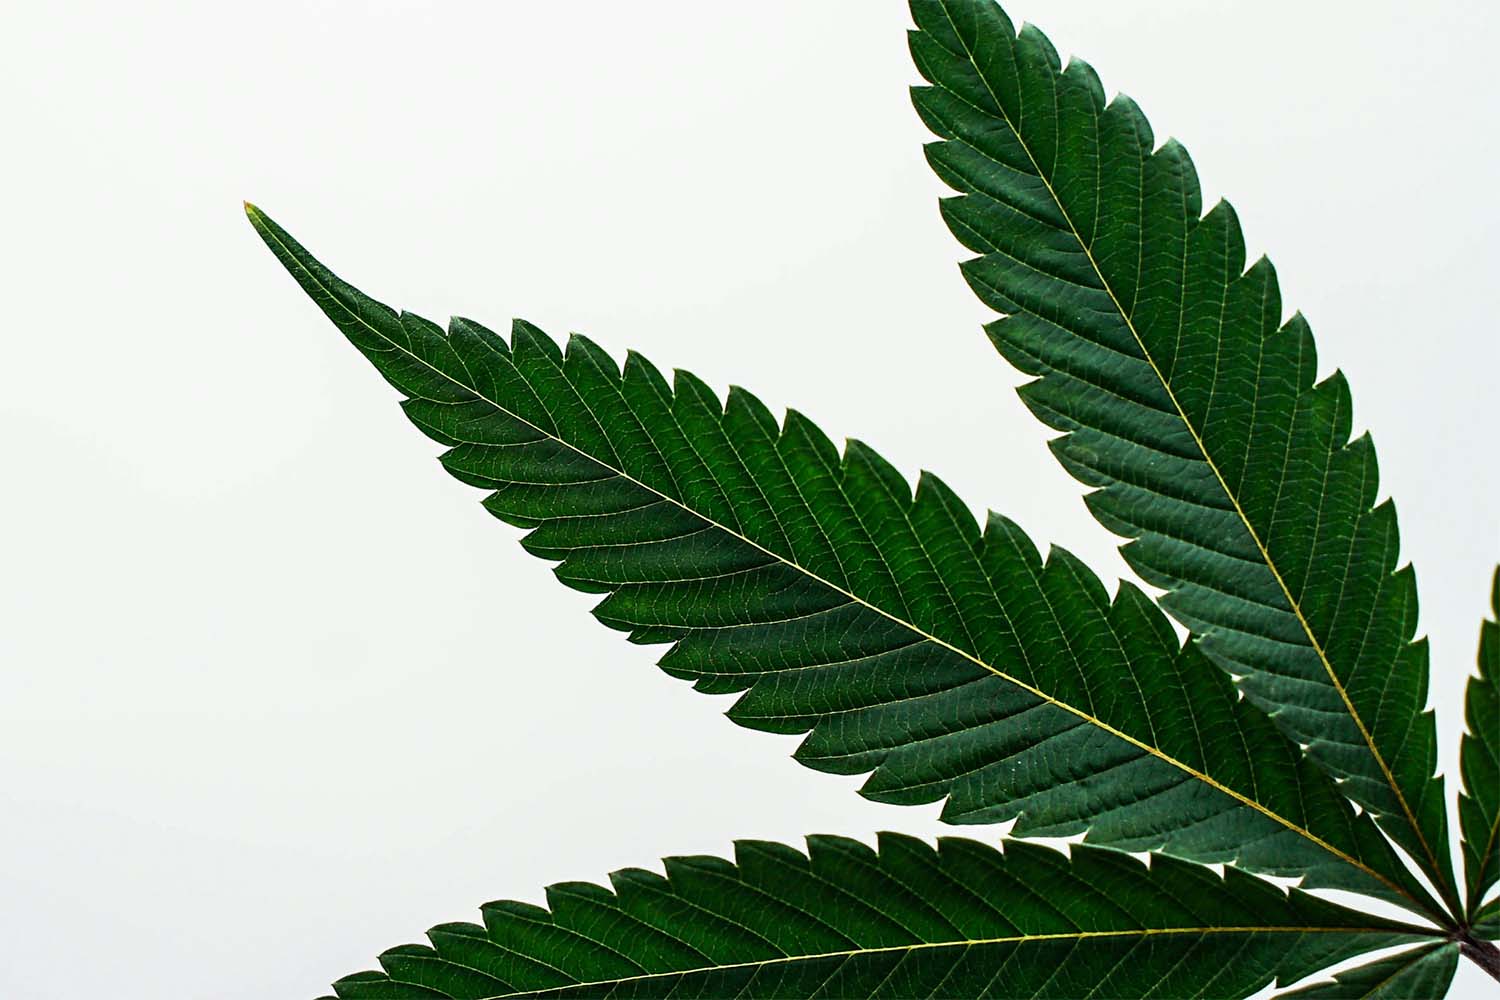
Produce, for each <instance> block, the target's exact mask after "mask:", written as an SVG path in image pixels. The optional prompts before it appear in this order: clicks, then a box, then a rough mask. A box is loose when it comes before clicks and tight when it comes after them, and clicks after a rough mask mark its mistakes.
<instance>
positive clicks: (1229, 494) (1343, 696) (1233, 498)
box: [942, 0, 1451, 903]
mask: <svg viewBox="0 0 1500 1000" xmlns="http://www.w3.org/2000/svg"><path fill="white" fill-rule="evenodd" d="M942 4H943V15H944V17H946V18H947V19H948V23H949V25H950V26H951V27H952V28H953V33H954V36H955V37H957V38H958V39H959V44H961V45H963V47H964V56H965V58H966V59H968V61H969V65H970V66H972V67H973V69H974V75H975V76H976V77H978V78H979V80H980V82H981V83H983V84H984V88H985V90H986V91H987V92H988V93H989V95H990V99H991V100H993V101H994V102H995V107H996V108H997V109H999V111H1000V116H1001V118H1002V119H1004V121H1005V124H1006V125H1007V126H1008V127H1009V128H1010V130H1011V133H1012V134H1013V135H1014V136H1015V138H1016V142H1017V143H1018V144H1019V145H1020V147H1021V149H1022V150H1023V151H1024V152H1025V153H1026V158H1027V159H1028V160H1030V161H1031V166H1032V169H1033V171H1034V172H1035V173H1036V176H1037V178H1038V179H1039V180H1040V181H1041V182H1042V183H1043V184H1044V185H1045V186H1046V188H1047V194H1048V195H1049V196H1051V198H1052V201H1053V204H1055V205H1056V206H1057V209H1058V211H1059V212H1061V213H1062V217H1063V220H1064V221H1065V222H1066V223H1067V224H1068V230H1069V232H1071V233H1072V234H1073V238H1074V239H1075V240H1077V241H1078V246H1079V247H1080V248H1081V249H1082V250H1083V252H1084V256H1086V257H1087V258H1088V262H1089V267H1091V268H1092V269H1093V271H1094V274H1095V275H1097V276H1098V278H1099V281H1100V282H1101V284H1102V285H1103V287H1104V291H1105V293H1106V294H1107V295H1108V296H1109V300H1110V302H1112V303H1113V304H1114V307H1115V309H1116V311H1117V312H1119V314H1120V318H1121V319H1122V320H1124V322H1125V325H1126V327H1127V328H1128V329H1129V330H1130V335H1131V337H1133V338H1134V339H1135V342H1136V345H1137V346H1138V347H1139V348H1140V350H1141V355H1142V356H1143V357H1144V358H1145V360H1146V363H1147V364H1148V365H1150V366H1151V371H1152V373H1153V374H1155V375H1156V377H1157V380H1158V381H1160V382H1161V385H1162V388H1163V389H1164V390H1165V391H1166V393H1167V397H1168V399H1170V400H1171V403H1172V406H1173V408H1174V409H1176V411H1177V415H1178V417H1179V418H1181V420H1182V424H1183V426H1184V427H1186V428H1187V430H1188V433H1189V434H1190V435H1192V438H1193V443H1194V444H1195V445H1197V447H1198V450H1199V452H1200V453H1201V454H1202V456H1203V460H1204V462H1205V463H1206V464H1207V465H1208V467H1209V469H1210V471H1212V472H1213V475H1214V479H1215V480H1216V481H1217V482H1218V484H1219V487H1220V488H1221V489H1222V490H1223V491H1224V496H1225V497H1226V498H1227V499H1228V500H1229V502H1230V503H1231V504H1232V505H1233V506H1234V512H1235V515H1236V516H1237V517H1238V518H1239V519H1240V522H1241V523H1242V524H1244V526H1245V530H1246V531H1247V532H1248V533H1249V535H1250V539H1251V541H1253V542H1254V543H1255V547H1256V549H1257V550H1258V551H1259V552H1260V554H1261V558H1262V559H1263V560H1264V562H1265V565H1266V568H1267V569H1269V570H1270V571H1271V576H1272V577H1273V578H1274V579H1275V581H1276V585H1277V587H1278V588H1280V590H1281V593H1282V595H1283V596H1284V597H1285V598H1286V602H1287V607H1288V608H1290V609H1291V612H1292V614H1293V615H1295V616H1296V618H1297V623H1298V624H1299V625H1300V626H1301V628H1302V631H1303V633H1304V634H1305V635H1306V636H1307V640H1308V644H1309V645H1310V646H1311V647H1312V649H1313V651H1314V652H1315V653H1316V654H1317V656H1318V661H1319V662H1320V663H1321V664H1322V665H1323V669H1324V671H1325V672H1326V673H1327V674H1328V679H1329V681H1330V682H1331V683H1332V685H1333V688H1334V690H1335V691H1337V692H1338V696H1339V698H1340V700H1342V701H1343V703H1344V708H1345V709H1346V710H1347V711H1348V713H1349V716H1350V718H1352V719H1353V720H1354V724H1355V726H1356V727H1357V728H1358V729H1359V734H1360V737H1361V738H1362V739H1363V740H1364V742H1365V746H1366V747H1367V748H1368V749H1369V751H1370V754H1371V756H1373V757H1374V758H1375V762H1376V763H1377V764H1378V765H1380V770H1381V773H1382V774H1383V775H1384V776H1385V780H1386V784H1387V785H1388V786H1389V787H1390V789H1391V791H1392V792H1394V793H1395V796H1396V801H1398V802H1399V803H1401V809H1402V812H1403V813H1404V814H1405V816H1406V821H1407V824H1408V825H1409V826H1410V827H1411V829H1412V832H1413V834H1414V835H1415V836H1416V838H1417V841H1418V842H1419V843H1420V844H1421V845H1422V850H1423V851H1424V852H1425V853H1426V855H1427V860H1428V862H1429V863H1430V864H1431V866H1432V868H1431V870H1432V872H1433V877H1434V879H1435V880H1437V881H1438V882H1439V883H1440V887H1441V888H1443V891H1444V893H1445V895H1446V894H1447V892H1448V889H1447V887H1446V886H1442V885H1441V882H1442V880H1441V879H1440V878H1438V875H1439V873H1440V872H1441V870H1442V869H1441V866H1440V865H1439V864H1438V861H1437V857H1436V855H1435V854H1434V853H1433V850H1432V846H1431V845H1430V844H1429V843H1428V842H1427V838H1426V836H1425V835H1424V834H1423V832H1422V828H1421V826H1420V825H1419V824H1418V823H1417V818H1416V815H1415V814H1414V813H1413V812H1412V809H1411V806H1410V804H1409V803H1408V802H1407V801H1406V795H1405V794H1404V793H1403V792H1402V790H1401V786H1400V785H1399V784H1398V783H1397V782H1396V776H1395V774H1394V773H1392V771H1391V769H1390V766H1389V765H1388V764H1387V763H1386V760H1385V757H1384V756H1383V755H1382V754H1381V753H1380V750H1379V749H1378V748H1377V747H1376V746H1375V740H1374V737H1373V736H1371V734H1370V731H1369V729H1368V728H1367V727H1366V726H1365V722H1364V718H1363V717H1362V716H1361V715H1360V714H1359V712H1358V710H1356V709H1355V707H1354V703H1353V702H1352V701H1351V700H1350V698H1349V693H1348V691H1346V690H1345V688H1344V685H1343V682H1342V681H1340V680H1339V677H1338V674H1337V673H1335V672H1334V669H1333V664H1332V663H1331V662H1330V661H1329V659H1328V655H1327V653H1326V652H1325V651H1324V649H1323V645H1322V643H1321V642H1320V641H1319V640H1318V637H1317V635H1316V634H1315V633H1314V631H1313V628H1312V624H1311V623H1310V622H1309V621H1308V619H1307V616H1306V615H1304V614H1303V613H1302V606H1301V604H1300V603H1299V602H1298V601H1297V600H1296V598H1294V597H1293V596H1292V591H1291V588H1290V587H1288V586H1287V583H1286V580H1285V579H1284V578H1283V577H1282V575H1281V571H1280V569H1279V567H1278V566H1277V565H1276V562H1275V560H1273V559H1272V558H1271V553H1270V551H1269V550H1268V549H1267V548H1266V546H1265V543H1264V542H1262V541H1261V538H1260V534H1259V532H1257V531H1256V530H1255V525H1254V524H1252V523H1251V521H1250V518H1249V517H1247V516H1246V515H1245V511H1244V508H1243V507H1241V506H1240V500H1239V496H1238V494H1236V493H1235V492H1234V491H1233V490H1232V489H1230V486H1229V482H1228V480H1226V479H1225V478H1224V475H1223V473H1222V472H1220V470H1219V467H1218V464H1217V463H1216V462H1215V461H1214V459H1213V456H1212V455H1211V454H1210V452H1209V450H1208V448H1207V447H1206V446H1205V445H1204V442H1203V438H1202V436H1201V435H1200V434H1199V432H1198V428H1197V427H1195V426H1194V425H1193V422H1192V421H1191V420H1190V419H1188V415H1187V411H1186V410H1185V409H1184V408H1183V406H1182V404H1181V403H1180V402H1179V401H1178V399H1177V394H1176V393H1175V392H1174V391H1173V390H1172V385H1171V383H1170V381H1169V380H1168V379H1167V377H1166V375H1165V373H1163V372H1162V370H1161V367H1160V366H1159V365H1158V364H1157V363H1156V359H1155V358H1154V357H1153V356H1152V354H1151V351H1150V350H1149V349H1148V348H1147V347H1146V343H1145V341H1144V340H1143V339H1142V338H1141V335H1140V333H1139V332H1138V331H1137V330H1136V328H1135V322H1134V320H1133V319H1132V317H1131V315H1130V313H1129V312H1128V311H1127V310H1126V309H1125V307H1124V305H1123V304H1122V303H1121V302H1120V300H1119V298H1118V296H1116V295H1115V291H1114V288H1113V287H1112V286H1111V285H1110V282H1109V279H1108V278H1106V277H1105V275H1104V272H1103V271H1102V270H1101V269H1100V267H1099V262H1098V261H1097V260H1096V259H1095V258H1094V251H1093V248H1092V247H1091V246H1090V245H1089V244H1088V242H1087V241H1086V240H1084V238H1083V236H1082V234H1080V233H1079V231H1078V227H1077V226H1075V225H1074V224H1073V218H1072V216H1071V215H1070V214H1069V213H1068V210H1067V208H1066V206H1064V205H1063V203H1062V200H1061V199H1060V198H1058V196H1057V191H1056V190H1055V189H1054V188H1053V187H1052V181H1051V179H1050V178H1048V177H1047V176H1046V174H1045V173H1044V172H1043V170H1042V169H1041V165H1040V164H1038V163H1037V160H1036V157H1035V156H1033V155H1032V152H1031V147H1030V146H1029V145H1028V144H1027V142H1026V140H1025V138H1024V137H1022V135H1021V132H1020V130H1019V129H1017V128H1016V126H1015V124H1014V123H1013V122H1011V120H1010V116H1009V115H1008V114H1006V112H1005V106H1004V104H1002V103H1001V101H1000V97H999V95H998V94H996V93H995V90H994V88H993V87H991V86H990V82H989V79H988V78H987V77H986V76H985V75H984V72H983V71H982V70H980V68H979V64H978V63H977V62H975V60H974V53H973V52H972V51H971V50H970V48H969V46H968V45H966V44H964V43H963V35H962V33H961V32H960V31H959V30H958V25H957V24H955V23H954V21H953V14H952V11H951V10H950V9H949V7H948V2H947V0H942ZM1450 903H1451V900H1450Z"/></svg>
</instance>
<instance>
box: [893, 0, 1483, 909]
mask: <svg viewBox="0 0 1500 1000" xmlns="http://www.w3.org/2000/svg"><path fill="white" fill-rule="evenodd" d="M911 7H912V11H913V15H914V17H915V20H916V23H917V30H916V31H914V32H913V33H912V36H911V49H912V53H913V55H914V57H915V59H916V63H917V66H918V68H919V69H920V71H921V73H922V76H923V77H924V78H925V79H926V80H927V81H928V84H929V85H928V86H924V87H919V88H917V89H916V90H915V91H914V100H915V103H916V106H917V109H918V111H919V113H920V114H921V116H922V118H923V120H924V121H925V122H926V123H927V125H928V126H929V127H930V128H931V129H932V130H933V131H934V132H935V133H937V135H938V136H940V137H941V139H942V140H943V141H940V142H937V143H934V144H932V145H930V146H929V147H928V160H929V162H930V163H931V164H932V166H933V168H934V170H935V171H936V172H937V173H938V175H939V176H940V177H941V178H942V180H943V181H944V182H946V183H947V184H949V185H950V186H951V187H953V188H954V189H956V190H957V191H958V192H960V194H959V196H958V197H954V198H950V199H947V200H945V201H944V203H943V206H942V207H943V215H944V218H945V219H946V221H947V223H948V225H949V227H950V228H951V229H952V231H953V233H954V234H955V235H956V236H957V237H958V239H959V240H960V241H961V242H962V243H963V244H964V245H965V246H966V247H968V248H969V249H970V250H972V251H974V252H975V253H977V254H979V256H978V257H976V258H974V259H972V260H969V261H968V262H966V263H965V264H964V265H963V271H964V275H965V277H966V278H967V279H968V282H969V284H970V285H971V286H972V287H973V289H974V290H975V291H976V292H977V293H978V295H979V296H980V298H981V299H983V301H984V302H985V303H986V304H988V305H989V306H991V307H992V308H994V309H995V310H996V311H998V312H1001V313H1004V314H1006V316H1005V318H1003V319H1001V320H999V321H998V322H995V323H993V324H991V325H990V326H989V327H988V332H989V334H990V337H991V339H992V340H993V342H994V343H995V345H996V347H997V348H998V349H999V350H1000V352H1001V353H1002V354H1004V355H1005V357H1006V358H1008V359H1009V360H1010V361H1011V362H1012V363H1013V364H1015V365H1016V366H1017V367H1018V368H1020V369H1021V370H1022V371H1023V372H1025V373H1027V374H1030V375H1034V376H1037V378H1036V380H1035V381H1033V382H1031V383H1030V384H1029V385H1027V386H1025V387H1024V388H1023V389H1022V390H1021V394H1022V396H1023V398H1024V399H1025V401H1026V403H1027V404H1028V405H1029V406H1030V408H1031V409H1032V411H1033V412H1034V413H1036V414H1037V416H1038V417H1040V418H1041V419H1042V420H1043V421H1044V422H1045V423H1047V424H1048V425H1049V426H1051V427H1053V428H1055V429H1057V430H1060V431H1063V432H1064V433H1063V435H1062V436H1061V437H1059V438H1058V439H1056V440H1055V441H1054V442H1053V449H1054V452H1055V454H1056V455H1057V457H1058V459H1059V460H1060V461H1061V462H1062V464H1063V465H1064V466H1065V467H1066V468H1067V469H1068V470H1069V471H1070V472H1071V473H1073V475H1075V476H1076V477H1078V478H1079V479H1080V480H1082V481H1083V482H1084V483H1085V484H1087V485H1089V486H1091V487H1095V488H1096V489H1095V490H1094V492H1092V493H1091V494H1090V495H1089V497H1088V501H1089V506H1090V508H1091V509H1092V511H1093V512H1094V514H1095V515H1096V517H1097V518H1098V519H1099V520H1100V521H1101V522H1102V523H1103V524H1104V525H1105V526H1107V527H1108V528H1110V529H1111V530H1113V531H1115V532H1117V533H1119V534H1120V535H1123V536H1125V537H1127V538H1129V539H1130V541H1129V542H1128V543H1127V544H1126V545H1125V546H1124V549H1123V551H1124V553H1125V556H1126V557H1127V559H1128V560H1129V562H1130V564H1131V565H1132V566H1133V567H1134V568H1135V569H1136V570H1137V572H1139V573H1140V574H1141V576H1142V578H1143V579H1145V580H1147V581H1148V582H1150V583H1151V584H1153V585H1155V586H1159V587H1161V588H1163V589H1164V590H1165V591H1166V595H1165V597H1164V598H1163V601H1162V603H1163V606H1164V607H1166V608H1167V610H1168V611H1170V612H1171V613H1172V614H1173V615H1174V616H1175V617H1176V618H1177V619H1178V620H1179V621H1181V622H1182V623H1183V624H1184V625H1186V626H1187V627H1188V628H1189V629H1190V630H1191V631H1192V632H1193V634H1194V635H1195V636H1196V638H1197V641H1198V644H1199V647H1200V648H1201V649H1202V650H1203V651H1204V652H1205V653H1206V654H1207V655H1208V657H1209V658H1210V659H1212V660H1213V661H1214V662H1215V663H1217V664H1219V665H1220V666H1221V667H1223V668H1224V669H1226V670H1227V671H1228V672H1229V673H1231V674H1232V675H1234V676H1235V677H1236V678H1237V679H1238V684H1239V686H1240V688H1241V690H1243V691H1244V692H1245V694H1246V695H1247V696H1248V697H1249V698H1251V699H1252V700H1253V701H1254V703H1255V704H1257V705H1259V706H1261V707H1262V708H1264V709H1265V710H1266V711H1267V712H1269V713H1270V714H1271V716H1272V717H1273V718H1274V719H1275V722H1276V724H1277V725H1278V726H1280V727H1281V729H1282V731H1283V732H1285V733H1286V734H1287V735H1288V736H1289V737H1290V738H1291V739H1292V740H1293V741H1295V742H1296V743H1298V744H1300V745H1301V746H1303V747H1304V748H1305V750H1306V752H1307V753H1308V755H1309V756H1310V757H1311V758H1312V759H1313V760H1314V761H1316V762H1317V763H1318V764H1319V765H1321V766H1322V767H1323V768H1325V769H1326V770H1327V771H1328V773H1329V774H1331V775H1333V776H1334V777H1335V778H1336V779H1337V780H1338V781H1339V782H1340V787H1341V788H1342V790H1343V791H1344V792H1345V793H1346V794H1348V795H1349V796H1350V797H1351V798H1352V799H1354V800H1355V801H1356V802H1358V803H1360V804H1361V805H1362V806H1364V807H1365V808H1366V809H1367V810H1369V811H1370V812H1372V813H1373V814H1375V815H1376V816H1378V817H1379V819H1380V822H1381V824H1382V826H1383V827H1384V828H1385V829H1386V830H1387V831H1388V832H1389V833H1390V835H1391V836H1392V837H1393V838H1394V839H1395V840H1397V842H1398V843H1400V844H1401V845H1402V846H1403V847H1404V848H1405V849H1406V850H1407V851H1408V852H1409V853H1410V854H1411V855H1412V857H1413V858H1414V859H1415V860H1416V861H1417V862H1418V863H1419V864H1420V865H1421V866H1422V868H1423V870H1424V871H1425V872H1426V873H1427V875H1428V876H1429V878H1431V879H1432V880H1433V881H1434V883H1435V884H1436V885H1438V886H1439V887H1440V889H1441V891H1442V893H1443V895H1444V896H1445V898H1446V899H1447V900H1448V901H1449V903H1450V905H1453V906H1454V907H1455V909H1456V902H1455V901H1456V894H1455V891H1454V888H1453V886H1454V879H1453V873H1452V863H1451V860H1450V855H1449V851H1448V849H1447V844H1448V839H1447V828H1446V823H1447V819H1446V813H1445V806H1444V801H1443V791H1442V783H1441V781H1440V780H1439V779H1437V778H1435V777H1434V770H1435V767H1436V761H1437V747H1436V737H1435V730H1434V723H1433V718H1432V714H1431V713H1430V712H1427V711H1424V709H1425V705H1426V700H1427V684H1428V664H1427V649H1426V646H1425V644H1423V643H1419V642H1413V641H1412V639H1413V634H1414V630H1415V627H1416V621H1417V599H1416V589H1415V584H1414V581H1413V575H1412V573H1411V570H1410V567H1406V568H1404V569H1399V570H1398V568H1397V563H1398V557H1399V540H1398V537H1397V526H1396V514H1395V509H1394V507H1393V506H1392V505H1391V504H1390V503H1389V502H1388V501H1387V502H1384V503H1380V504H1377V503H1376V499H1377V492H1378V476H1377V470H1376V463H1375V451H1374V448H1373V446H1372V445H1371V443H1370V439H1369V438H1368V437H1367V436H1360V437H1358V438H1355V439H1353V440H1351V439H1350V432H1351V416H1350V414H1351V406H1350V397H1349V390H1348V386H1347V384H1346V383H1345V381H1344V378H1343V376H1342V375H1340V374H1338V373H1334V374H1333V375H1331V376H1329V377H1328V378H1326V379H1324V380H1322V381H1321V382H1319V381H1316V357H1315V354H1314V348H1313V341H1312V336H1311V333H1310V331H1309V329H1308V326H1307V323H1306V322H1305V321H1304V320H1303V319H1302V317H1301V316H1293V317H1292V318H1291V319H1290V320H1287V321H1286V322H1284V323H1283V322H1282V306H1281V299H1280V293H1279V291H1278V288H1277V282H1276V276H1275V272H1274V270H1273V269H1272V267H1271V265H1270V262H1269V261H1267V260H1265V259H1261V260H1259V261H1256V262H1255V263H1254V264H1252V265H1251V266H1250V267H1248V268H1246V266H1245V264H1246V262H1245V249H1244V240H1243V237H1242V235H1241V232H1240V227H1239V223H1238V221H1237V219H1236V217H1235V213H1234V211H1233V210H1232V209H1231V208H1230V207H1229V206H1228V205H1227V204H1226V203H1223V202H1220V203H1219V204H1218V205H1216V206H1214V207H1213V208H1212V209H1211V210H1210V211H1208V212H1207V213H1206V214H1205V213H1204V212H1203V205H1202V197H1201V192H1200V190H1199V186H1198V180H1197V176H1196V174H1195V172H1194V169H1193V165H1192V163H1191V161H1190V160H1189V159H1188V156H1187V153H1186V151H1185V150H1184V149H1183V148H1182V146H1180V145H1179V144H1177V143H1176V142H1175V141H1168V142H1166V143H1164V144H1162V145H1161V146H1159V147H1157V146H1156V140H1155V138H1154V137H1153V135H1152V132H1151V128H1150V125H1149V124H1148V123H1147V121H1146V119H1145V117H1144V116H1143V115H1142V114H1141V112H1140V110H1139V109H1138V108H1137V107H1136V105H1135V104H1134V103H1133V102H1132V101H1130V99H1129V98H1126V97H1123V96H1121V97H1116V98H1114V99H1113V100H1106V98H1105V91H1104V89H1103V87H1102V86H1101V84H1100V82H1099V80H1098V78H1097V77H1096V76H1095V74H1094V72H1093V70H1092V69H1091V68H1090V67H1089V66H1088V65H1087V64H1085V63H1083V62H1082V61H1080V60H1077V59H1074V60H1072V61H1071V62H1069V63H1068V65H1067V66H1066V68H1064V67H1063V65H1062V63H1061V60H1060V59H1059V58H1058V56H1057V53H1056V52H1055V51H1054V50H1053V48H1052V46H1051V44H1050V43H1049V42H1048V41H1047V39H1046V38H1045V36H1043V35H1042V34H1041V32H1039V31H1037V30H1036V29H1035V28H1032V27H1030V26H1026V27H1025V28H1023V29H1022V30H1021V31H1020V32H1019V33H1017V31H1016V30H1015V29H1014V27H1013V26H1012V24H1011V22H1010V21H1009V20H1008V19H1007V18H1006V16H1005V14H1004V13H1003V12H1002V11H1001V10H1000V8H999V7H997V6H996V5H995V4H994V3H992V2H989V0H913V3H912V5H911Z"/></svg>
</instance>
